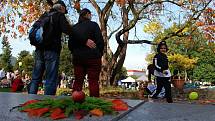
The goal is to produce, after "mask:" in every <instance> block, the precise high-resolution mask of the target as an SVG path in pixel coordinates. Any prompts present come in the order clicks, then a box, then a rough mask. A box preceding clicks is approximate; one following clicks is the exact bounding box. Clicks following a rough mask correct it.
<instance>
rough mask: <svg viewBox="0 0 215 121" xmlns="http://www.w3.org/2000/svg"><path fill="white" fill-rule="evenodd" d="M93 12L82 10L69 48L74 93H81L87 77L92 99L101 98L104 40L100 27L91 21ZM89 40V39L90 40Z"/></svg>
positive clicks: (74, 27)
mask: <svg viewBox="0 0 215 121" xmlns="http://www.w3.org/2000/svg"><path fill="white" fill-rule="evenodd" d="M91 16H92V15H91V11H90V10H89V9H86V8H84V9H82V10H81V11H80V13H79V20H78V23H77V24H75V25H74V26H73V31H72V36H70V39H69V42H68V47H69V49H70V51H71V53H72V55H73V65H74V75H75V81H74V84H73V91H81V90H82V88H83V83H84V79H85V76H86V75H87V79H88V83H89V92H90V96H91V97H99V75H100V71H101V58H102V55H103V49H104V40H103V37H102V33H101V30H100V28H99V25H98V24H97V23H96V22H93V21H91ZM88 38H89V39H88Z"/></svg>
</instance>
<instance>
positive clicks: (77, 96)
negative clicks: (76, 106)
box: [72, 91, 85, 103]
mask: <svg viewBox="0 0 215 121" xmlns="http://www.w3.org/2000/svg"><path fill="white" fill-rule="evenodd" d="M72 99H73V101H75V102H79V103H82V102H84V100H85V94H84V92H83V91H74V92H73V93H72Z"/></svg>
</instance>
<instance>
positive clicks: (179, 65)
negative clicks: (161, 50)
mask: <svg viewBox="0 0 215 121" xmlns="http://www.w3.org/2000/svg"><path fill="white" fill-rule="evenodd" d="M168 59H169V62H170V66H171V67H173V68H176V69H179V70H189V69H192V68H194V66H195V64H196V63H197V60H198V59H197V58H189V57H187V56H185V55H181V54H173V55H169V56H168Z"/></svg>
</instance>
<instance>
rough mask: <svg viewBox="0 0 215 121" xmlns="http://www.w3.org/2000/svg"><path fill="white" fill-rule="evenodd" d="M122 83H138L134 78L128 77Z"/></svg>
mask: <svg viewBox="0 0 215 121" xmlns="http://www.w3.org/2000/svg"><path fill="white" fill-rule="evenodd" d="M121 82H136V81H135V79H133V78H132V77H130V76H129V77H127V78H126V79H123V80H121Z"/></svg>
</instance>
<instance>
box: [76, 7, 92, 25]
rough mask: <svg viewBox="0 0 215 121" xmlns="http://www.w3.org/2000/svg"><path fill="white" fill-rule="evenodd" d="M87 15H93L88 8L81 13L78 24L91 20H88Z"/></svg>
mask: <svg viewBox="0 0 215 121" xmlns="http://www.w3.org/2000/svg"><path fill="white" fill-rule="evenodd" d="M87 14H91V11H90V10H89V9H87V8H84V9H82V10H81V11H80V13H79V18H78V23H80V22H83V21H86V20H89V19H88V18H86V15H87Z"/></svg>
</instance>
